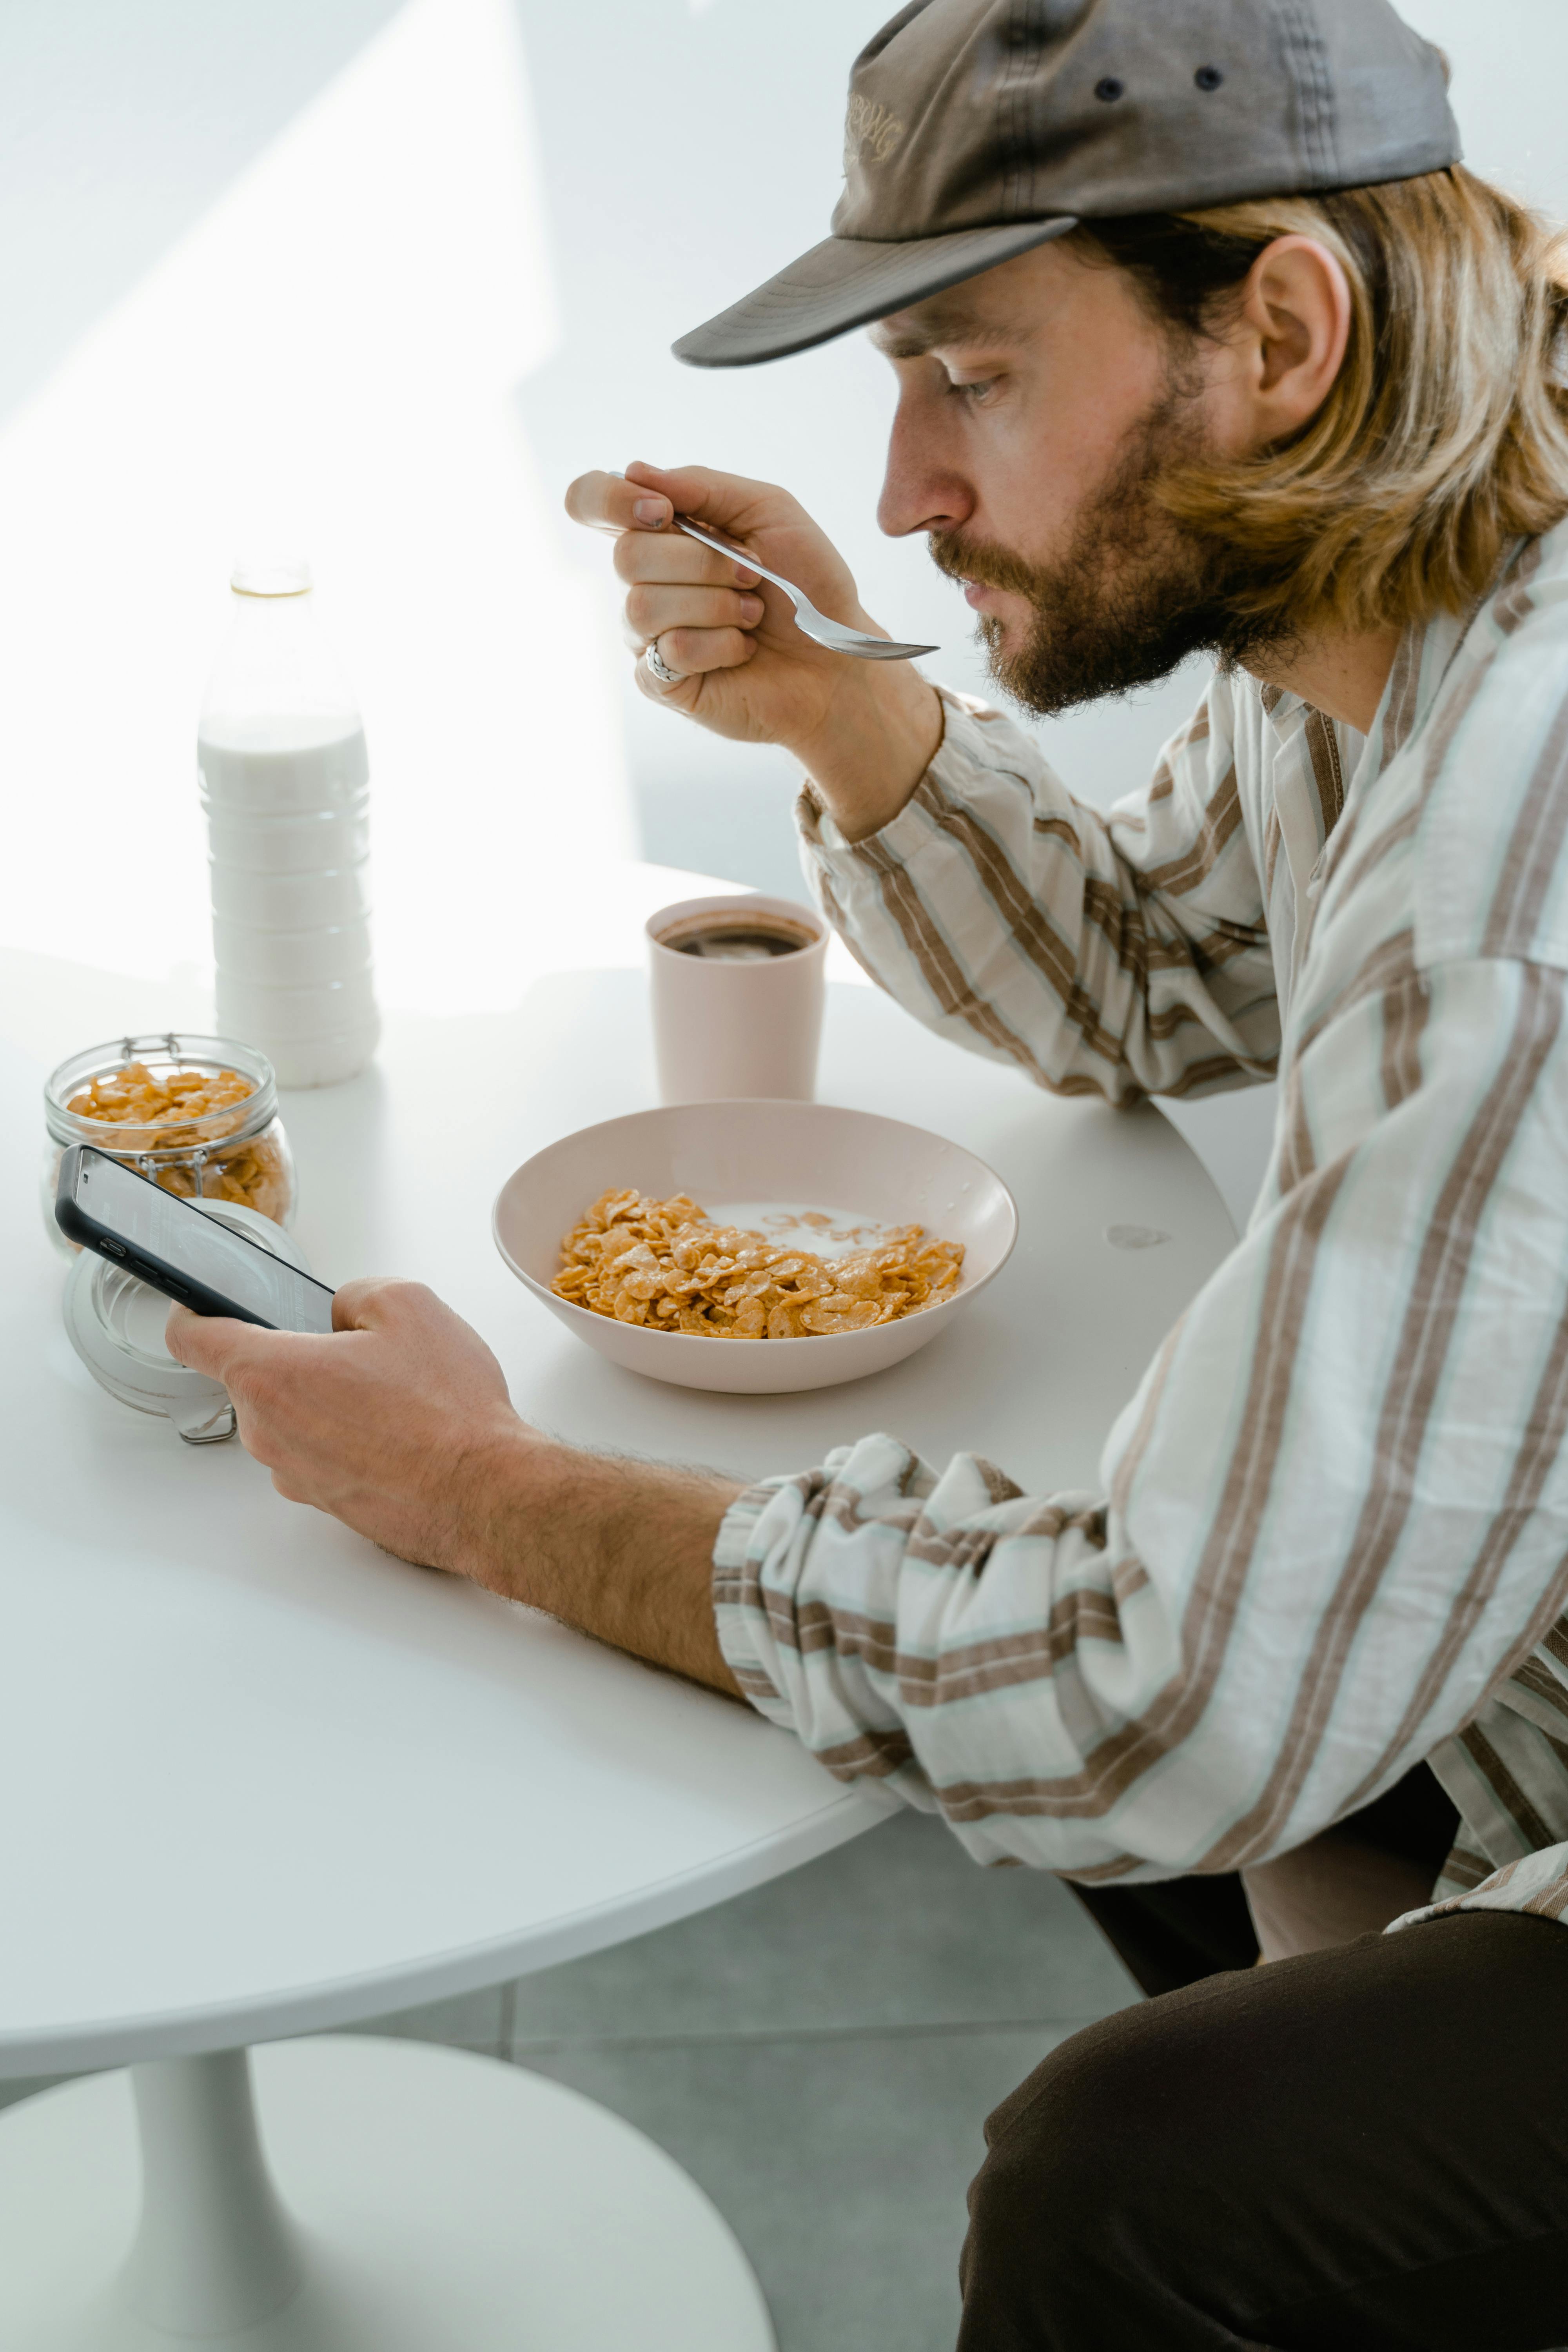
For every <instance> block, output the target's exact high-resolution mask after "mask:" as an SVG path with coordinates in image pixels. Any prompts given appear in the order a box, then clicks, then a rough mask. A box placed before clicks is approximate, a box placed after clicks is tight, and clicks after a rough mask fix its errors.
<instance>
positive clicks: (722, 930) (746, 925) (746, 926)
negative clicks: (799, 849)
mask: <svg viewBox="0 0 1568 2352" xmlns="http://www.w3.org/2000/svg"><path fill="white" fill-rule="evenodd" d="M816 939H817V934H816V932H815V931H810V930H808V929H806V927H805V924H804V923H792V922H788V921H786V920H785V919H784V918H782V917H780V916H776V915H770V916H766V917H763V918H759V919H755V920H751V921H746V922H737V921H736V920H735V919H734V918H733V917H732V916H731V917H720V918H718V919H715V918H714V917H713V916H711V915H709V916H702V917H699V918H698V919H695V920H694V921H690V922H687V923H681V924H677V925H676V926H675V927H674V929H670V930H668V931H666V932H664V933H663V934H662V935H661V937H660V939H659V945H660V947H664V948H673V949H674V950H675V951H676V953H677V954H678V955H687V956H700V957H701V958H703V960H704V961H707V962H710V963H766V962H768V961H771V960H772V958H773V957H774V956H787V955H799V954H800V952H801V950H802V949H804V948H809V947H815V946H816Z"/></svg>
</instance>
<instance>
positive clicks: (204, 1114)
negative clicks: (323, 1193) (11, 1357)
mask: <svg viewBox="0 0 1568 2352" xmlns="http://www.w3.org/2000/svg"><path fill="white" fill-rule="evenodd" d="M215 1097H216V1098H217V1099H216V1101H215V1099H214V1098H215ZM44 1124H45V1126H46V1127H47V1130H48V1139H47V1142H46V1144H45V1147H44V1165H43V1171H42V1179H41V1182H40V1186H39V1194H40V1204H41V1206H42V1209H43V1213H44V1223H45V1224H46V1226H47V1229H48V1232H49V1235H50V1238H51V1239H52V1240H53V1241H54V1243H55V1244H56V1245H57V1247H58V1248H59V1249H61V1250H63V1251H64V1252H65V1253H66V1255H68V1256H71V1257H74V1256H75V1255H76V1244H75V1243H74V1242H68V1241H67V1239H66V1237H65V1235H64V1234H62V1233H61V1231H60V1229H59V1227H58V1224H57V1223H55V1189H56V1186H57V1184H58V1181H59V1172H60V1160H61V1159H62V1158H63V1156H64V1153H65V1150H66V1146H67V1145H68V1144H71V1143H90V1144H92V1145H93V1146H94V1147H95V1148H96V1149H97V1150H100V1151H104V1152H107V1153H108V1154H109V1156H110V1159H113V1160H123V1162H124V1163H125V1165H126V1167H128V1168H134V1169H135V1170H137V1171H138V1172H139V1173H140V1174H141V1175H143V1176H150V1177H151V1178H152V1179H153V1182H154V1183H155V1184H161V1185H162V1186H163V1189H164V1191H165V1192H178V1193H180V1194H182V1195H183V1196H184V1198H185V1199H187V1200H189V1199H190V1198H192V1197H193V1196H194V1195H195V1194H200V1195H201V1196H202V1197H203V1198H204V1199H205V1200H209V1201H229V1202H237V1204H238V1205H239V1206H240V1207H242V1208H248V1209H256V1210H258V1211H259V1212H260V1213H261V1214H262V1215H263V1216H264V1217H270V1218H271V1220H272V1222H273V1223H274V1224H278V1225H284V1226H287V1225H289V1224H291V1223H293V1219H294V1198H295V1192H294V1159H293V1154H292V1153H291V1152H290V1150H289V1139H288V1136H287V1135H286V1134H285V1133H284V1130H283V1122H282V1120H281V1119H280V1118H279V1116H278V1087H277V1081H276V1080H275V1078H274V1077H273V1075H272V1065H271V1063H270V1062H269V1061H268V1059H267V1056H266V1055H265V1054H258V1052H257V1050H256V1048H255V1046H254V1045H240V1044H238V1043H237V1040H235V1039H234V1038H232V1037H197V1036H192V1035H189V1034H181V1033H176V1032H175V1031H174V1030H165V1031H164V1032H163V1034H161V1035H157V1036H142V1037H116V1038H112V1039H110V1041H109V1042H108V1043H107V1044H106V1045H89V1046H88V1047H87V1048H86V1049H85V1051H84V1052H82V1053H79V1054H73V1055H71V1057H70V1059H69V1061H68V1062H62V1063H61V1064H60V1066H59V1068H58V1070H56V1071H55V1072H54V1073H53V1075H52V1076H51V1077H50V1078H49V1080H48V1082H47V1085H46V1086H45V1088H44Z"/></svg>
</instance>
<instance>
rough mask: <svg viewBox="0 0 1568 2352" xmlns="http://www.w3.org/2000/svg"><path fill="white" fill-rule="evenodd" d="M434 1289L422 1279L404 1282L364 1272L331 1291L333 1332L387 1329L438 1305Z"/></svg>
mask: <svg viewBox="0 0 1568 2352" xmlns="http://www.w3.org/2000/svg"><path fill="white" fill-rule="evenodd" d="M438 1304H439V1302H438V1300H437V1297H436V1294H435V1292H434V1291H433V1290H431V1289H429V1288H427V1286H426V1285H425V1284H424V1283H423V1282H405V1281H402V1280H400V1279H399V1277H398V1276H395V1275H385V1274H367V1275H362V1276H360V1278H359V1279H358V1281H357V1282H345V1283H344V1284H343V1285H342V1288H341V1289H338V1290H335V1291H333V1293H332V1328H333V1330H334V1331H384V1330H385V1329H386V1328H387V1327H388V1326H389V1325H390V1324H394V1323H399V1322H404V1321H405V1320H406V1319H407V1318H409V1317H410V1316H411V1315H418V1314H420V1313H422V1312H425V1311H427V1310H428V1309H429V1308H430V1307H436V1306H438Z"/></svg>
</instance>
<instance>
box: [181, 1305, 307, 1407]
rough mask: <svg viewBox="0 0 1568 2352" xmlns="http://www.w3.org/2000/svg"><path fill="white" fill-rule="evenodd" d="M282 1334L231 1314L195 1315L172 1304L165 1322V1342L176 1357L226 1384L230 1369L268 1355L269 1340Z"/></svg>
mask: <svg viewBox="0 0 1568 2352" xmlns="http://www.w3.org/2000/svg"><path fill="white" fill-rule="evenodd" d="M278 1338H279V1333H277V1332H275V1331H263V1330H260V1329H258V1327H257V1325H256V1324H254V1323H241V1322H239V1321H238V1320H237V1318H235V1317H234V1316H231V1315H193V1314H192V1313H191V1310H190V1308H189V1307H170V1309H169V1319H168V1321H167V1322H166V1323H165V1325H164V1326H163V1345H164V1346H165V1347H166V1348H167V1349H168V1350H169V1353H170V1355H171V1356H173V1358H174V1361H175V1362H176V1363H177V1364H184V1365H185V1366H186V1367H187V1368H188V1369H189V1370H191V1371H193V1372H205V1374H206V1376H207V1378H208V1380H210V1381H221V1382H222V1383H223V1385H224V1387H225V1388H226V1387H227V1386H228V1383H229V1377H230V1375H231V1373H236V1372H237V1371H239V1370H241V1369H242V1368H243V1366H244V1365H246V1364H247V1363H249V1362H251V1361H252V1360H254V1359H255V1358H256V1357H257V1356H258V1354H260V1355H265V1354H266V1352H267V1349H268V1343H269V1342H272V1341H276V1339H278Z"/></svg>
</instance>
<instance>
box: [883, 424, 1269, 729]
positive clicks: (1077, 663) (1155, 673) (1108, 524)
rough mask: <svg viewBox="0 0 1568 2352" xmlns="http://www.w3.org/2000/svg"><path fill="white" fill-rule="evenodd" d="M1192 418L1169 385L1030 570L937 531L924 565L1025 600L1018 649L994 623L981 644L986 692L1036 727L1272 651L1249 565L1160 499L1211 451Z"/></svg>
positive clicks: (982, 631) (999, 551) (982, 630)
mask: <svg viewBox="0 0 1568 2352" xmlns="http://www.w3.org/2000/svg"><path fill="white" fill-rule="evenodd" d="M1194 416H1195V406H1194V401H1193V399H1192V396H1191V394H1188V393H1186V392H1184V390H1183V389H1182V388H1181V387H1180V386H1179V385H1177V384H1174V383H1173V384H1171V385H1169V386H1168V387H1167V389H1166V392H1165V393H1164V394H1163V397H1162V398H1161V400H1160V401H1159V402H1158V403H1157V404H1156V405H1155V406H1154V407H1153V408H1152V410H1151V411H1150V412H1149V413H1148V414H1147V415H1145V416H1144V417H1143V418H1142V420H1141V422H1140V423H1139V424H1138V425H1135V426H1134V427H1133V429H1132V431H1131V434H1130V435H1129V436H1128V438H1127V440H1126V442H1125V443H1124V445H1123V446H1122V450H1121V455H1120V457H1118V458H1117V460H1116V462H1115V464H1114V465H1113V466H1112V467H1111V470H1110V474H1109V475H1108V476H1107V478H1106V479H1105V481H1104V482H1103V483H1102V484H1101V486H1100V488H1099V490H1097V491H1096V492H1094V493H1093V494H1092V495H1091V496H1090V497H1089V499H1086V500H1085V502H1084V505H1083V509H1082V510H1081V511H1080V513H1079V519H1078V520H1077V523H1076V524H1075V526H1074V529H1073V533H1072V538H1071V541H1070V542H1069V544H1068V549H1067V552H1066V553H1065V554H1064V555H1062V556H1060V557H1059V558H1058V560H1057V561H1056V562H1050V563H1031V562H1028V561H1026V558H1024V557H1023V556H1021V555H1015V554H1012V553H1011V552H1009V551H1008V550H1007V549H1005V548H1003V547H997V546H994V545H986V544H984V543H983V542H980V541H973V540H966V539H964V538H963V535H962V533H961V532H958V531H933V532H932V533H931V541H930V545H931V559H932V561H933V562H934V563H935V564H936V566H937V568H938V570H939V571H941V572H946V573H947V575H948V576H949V578H950V579H955V580H973V581H975V582H977V583H980V584H981V585H982V586H984V587H987V588H998V589H1001V590H1003V591H1005V593H1009V594H1012V595H1016V596H1022V597H1025V598H1026V600H1027V602H1028V604H1029V605H1030V607H1031V608H1032V609H1031V617H1030V620H1029V624H1028V628H1027V631H1026V635H1025V636H1024V639H1023V642H1022V643H1021V644H1018V645H1016V646H1013V647H1012V648H1011V649H1009V647H1008V646H1007V644H1006V633H1005V628H1004V625H1003V624H1002V623H1001V622H1000V621H998V620H997V619H996V618H995V616H994V614H982V616H981V619H980V623H979V626H978V629H977V631H976V635H977V636H978V638H979V641H980V643H981V644H982V645H983V646H984V647H985V649H986V653H987V656H988V659H987V668H988V670H989V673H990V676H991V678H992V680H993V682H994V684H995V686H996V687H997V688H999V689H1000V690H1001V692H1002V693H1003V694H1004V695H1005V697H1006V698H1008V700H1009V701H1011V702H1013V703H1016V705H1017V706H1018V707H1019V708H1020V709H1023V710H1026V711H1027V712H1029V713H1031V714H1032V715H1033V716H1034V717H1036V718H1037V719H1051V718H1055V717H1056V716H1057V715H1058V713H1059V712H1061V711H1064V710H1070V709H1074V708H1076V707H1077V706H1078V705H1079V704H1080V703H1085V702H1099V701H1101V700H1103V699H1105V698H1107V697H1110V696H1114V695H1124V694H1133V693H1135V692H1136V691H1137V690H1138V688H1140V687H1145V686H1154V685H1157V684H1158V683H1159V681H1160V680H1161V679H1162V678H1166V677H1170V675H1171V673H1172V672H1173V670H1175V669H1179V668H1180V667H1181V665H1182V663H1183V662H1184V661H1185V660H1187V659H1188V657H1189V656H1191V655H1193V654H1199V653H1208V654H1214V655H1216V656H1218V657H1219V661H1220V664H1221V667H1226V668H1235V667H1237V666H1239V665H1240V664H1242V663H1243V662H1245V661H1246V660H1247V657H1248V656H1256V655H1258V654H1259V653H1261V652H1262V651H1263V650H1264V648H1265V646H1270V647H1273V648H1275V649H1278V647H1279V624H1278V622H1275V623H1274V624H1273V625H1271V626H1270V627H1269V628H1268V630H1267V631H1266V630H1265V628H1264V626H1263V625H1262V624H1261V623H1259V622H1258V620H1257V619H1255V618H1254V617H1252V616H1251V615H1250V614H1248V612H1247V594H1248V592H1249V591H1251V590H1254V589H1256V587H1257V586H1258V566H1257V559H1256V558H1252V559H1251V560H1250V561H1249V560H1248V559H1247V558H1245V557H1243V556H1242V554H1241V553H1240V552H1239V551H1237V550H1236V549H1234V548H1231V547H1228V546H1226V543H1225V542H1224V541H1219V540H1216V539H1214V538H1211V537H1206V536H1204V535H1202V534H1200V533H1199V532H1197V531H1195V530H1191V529H1190V528H1189V527H1187V526H1186V525H1185V524H1183V523H1181V522H1178V521H1177V520H1175V518H1174V517H1173V515H1171V514H1170V513H1169V512H1168V511H1167V510H1166V509H1165V507H1164V506H1163V504H1162V502H1161V499H1160V496H1159V492H1160V488H1161V485H1162V483H1163V482H1164V481H1165V480H1166V479H1167V478H1169V477H1170V476H1171V475H1172V474H1173V473H1174V472H1176V471H1177V470H1179V469H1180V468H1182V467H1186V466H1191V465H1192V464H1193V463H1194V460H1197V459H1201V458H1202V457H1204V456H1205V454H1206V451H1205V444H1204V440H1203V436H1202V434H1201V432H1200V431H1199V430H1198V428H1197V427H1196V425H1195V423H1194Z"/></svg>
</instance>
